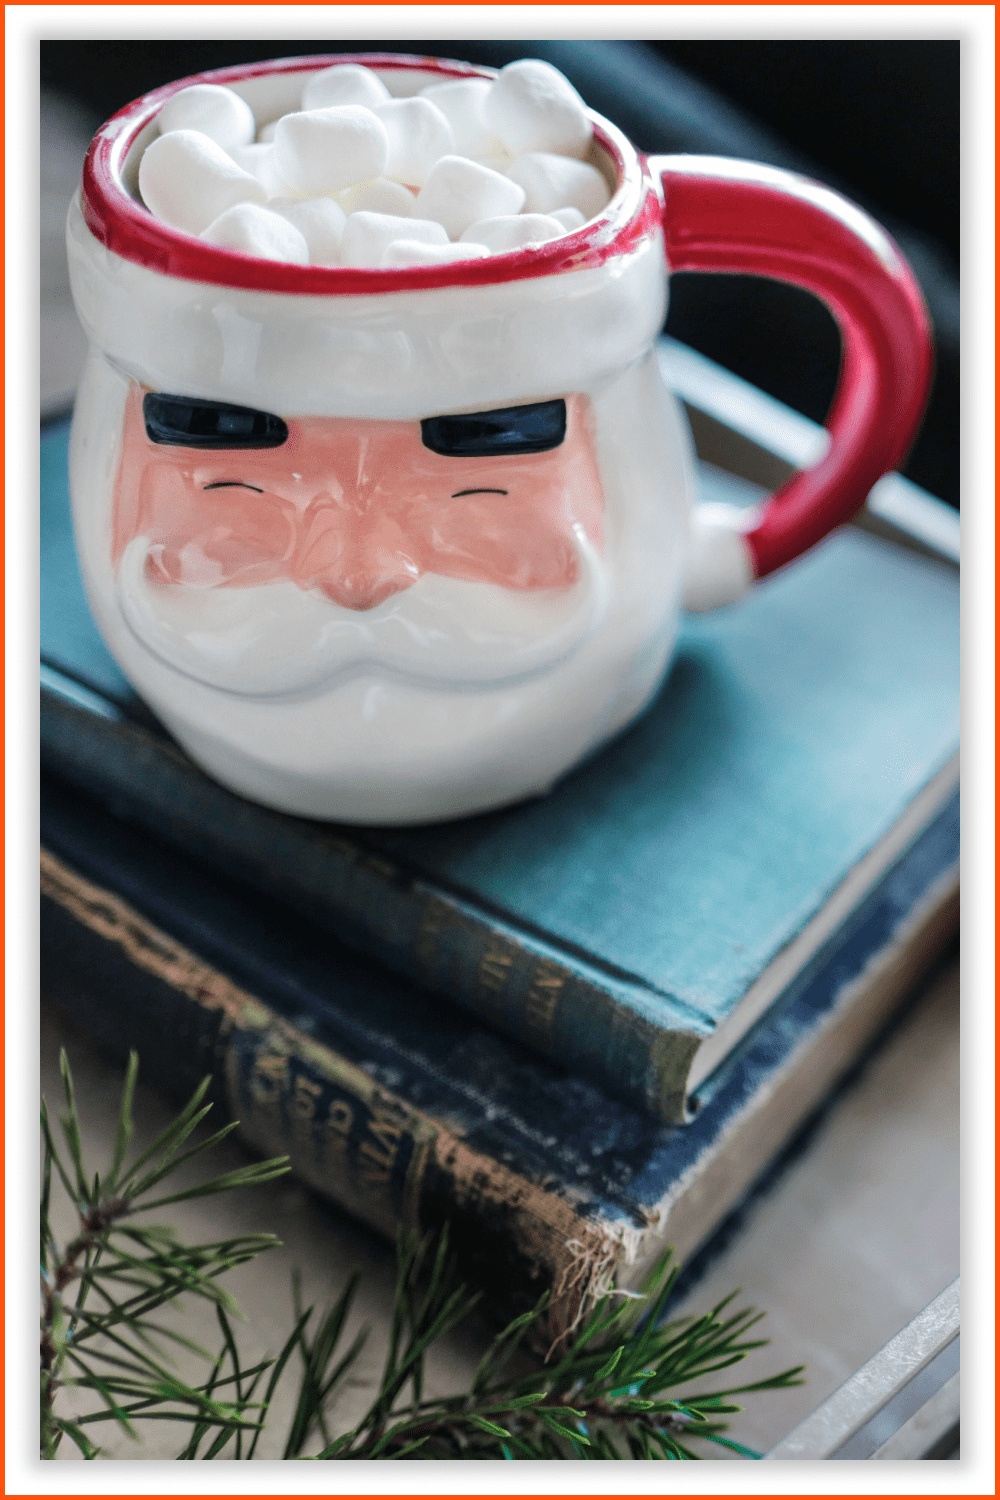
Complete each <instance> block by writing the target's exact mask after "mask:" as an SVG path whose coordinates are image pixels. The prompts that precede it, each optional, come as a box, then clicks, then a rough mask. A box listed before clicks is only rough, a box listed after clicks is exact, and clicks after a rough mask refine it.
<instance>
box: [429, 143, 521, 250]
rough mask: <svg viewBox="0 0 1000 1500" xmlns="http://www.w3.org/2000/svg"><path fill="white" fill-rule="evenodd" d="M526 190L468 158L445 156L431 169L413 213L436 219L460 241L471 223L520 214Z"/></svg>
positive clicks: (451, 236) (450, 236)
mask: <svg viewBox="0 0 1000 1500" xmlns="http://www.w3.org/2000/svg"><path fill="white" fill-rule="evenodd" d="M523 203H524V189H523V188H522V187H519V186H518V184H517V183H516V182H512V181H511V179H510V178H509V177H504V176H503V175H502V174H501V173H500V172H494V171H492V170H491V169H490V168H489V167H483V166H480V164H479V163H478V162H474V161H468V160H466V158H465V157H464V156H442V157H441V158H440V159H439V160H438V161H436V162H435V163H434V165H433V167H431V170H430V172H429V173H428V176H427V181H426V182H425V183H424V185H423V187H422V188H421V189H420V192H419V193H418V194H417V201H416V204H415V206H414V210H413V212H414V213H415V214H416V215H417V216H418V217H423V218H425V219H436V220H437V221H438V223H439V224H443V225H444V227H445V229H446V230H447V231H448V235H449V238H450V239H453V240H457V239H458V238H459V237H460V236H461V235H462V234H463V233H464V231H465V230H466V229H468V227H469V225H470V224H475V223H476V222H477V221H478V220H480V219H495V218H499V216H500V215H501V214H516V213H520V211H521V207H522V205H523Z"/></svg>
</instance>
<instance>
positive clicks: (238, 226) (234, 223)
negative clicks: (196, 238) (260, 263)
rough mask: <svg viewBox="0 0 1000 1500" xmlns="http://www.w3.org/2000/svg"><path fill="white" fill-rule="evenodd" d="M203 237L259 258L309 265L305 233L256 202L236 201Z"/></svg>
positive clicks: (210, 225)
mask: <svg viewBox="0 0 1000 1500" xmlns="http://www.w3.org/2000/svg"><path fill="white" fill-rule="evenodd" d="M201 237H202V239H203V240H208V241H209V243H210V244H212V245H225V246H227V247H228V249H230V250H241V251H242V252H243V254H244V255H257V256H259V257H260V259H261V260H283V261H291V262H292V263H293V264H294V265H297V266H307V265H308V264H309V246H308V244H307V243H306V240H305V236H304V235H302V234H300V233H299V231H298V230H297V229H296V228H295V225H294V224H290V223H289V222H288V220H287V219H285V218H283V217H282V215H281V214H276V213H272V212H271V210H270V209H267V208H261V207H260V205H259V204H257V203H237V204H235V205H234V206H233V207H232V208H227V209H226V211H225V213H222V214H220V215H219V217H218V218H217V219H215V220H214V221H213V222H212V223H211V224H209V226H208V228H207V229H203V230H202V232H201Z"/></svg>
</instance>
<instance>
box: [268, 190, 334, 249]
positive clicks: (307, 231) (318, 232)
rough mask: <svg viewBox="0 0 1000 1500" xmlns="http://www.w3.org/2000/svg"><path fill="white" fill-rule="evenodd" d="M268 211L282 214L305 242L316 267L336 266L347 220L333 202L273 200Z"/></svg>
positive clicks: (314, 199) (331, 200)
mask: <svg viewBox="0 0 1000 1500" xmlns="http://www.w3.org/2000/svg"><path fill="white" fill-rule="evenodd" d="M268 208H270V209H272V210H273V211H274V212H275V213H279V214H281V216H282V218H283V219H287V220H288V222H289V224H294V226H295V228H296V229H297V230H298V231H299V233H300V234H301V235H302V236H303V238H304V239H305V242H306V245H307V246H308V249H309V259H310V260H311V261H312V263H313V265H316V266H325V265H331V266H332V265H335V264H336V262H337V260H338V258H339V256H340V245H341V241H342V240H343V238H344V226H345V225H346V223H347V216H346V214H345V213H344V210H343V209H342V208H341V206H340V204H339V203H335V202H334V201H333V199H332V198H304V199H303V200H302V201H301V202H299V203H296V202H293V201H292V200H290V199H288V198H274V199H272V200H271V202H270V203H269V204H268Z"/></svg>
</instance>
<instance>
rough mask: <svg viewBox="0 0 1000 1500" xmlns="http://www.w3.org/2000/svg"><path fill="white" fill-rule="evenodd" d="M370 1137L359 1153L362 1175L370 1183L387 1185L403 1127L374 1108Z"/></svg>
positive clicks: (369, 1122) (362, 1144)
mask: <svg viewBox="0 0 1000 1500" xmlns="http://www.w3.org/2000/svg"><path fill="white" fill-rule="evenodd" d="M368 1136H369V1137H370V1139H368V1140H365V1141H362V1143H361V1147H360V1149H359V1151H358V1165H359V1166H360V1168H361V1175H362V1176H363V1177H364V1179H365V1181H366V1182H369V1183H372V1184H374V1183H385V1182H388V1181H389V1179H390V1177H391V1176H392V1171H393V1168H394V1167H395V1165H396V1156H397V1154H398V1152H399V1143H400V1141H401V1139H402V1136H403V1131H402V1127H401V1126H400V1125H399V1123H398V1122H397V1121H396V1120H394V1119H393V1118H392V1116H391V1115H388V1114H386V1112H385V1111H384V1110H382V1109H379V1108H378V1107H377V1106H375V1107H373V1109H372V1113H371V1119H370V1120H369V1121H368Z"/></svg>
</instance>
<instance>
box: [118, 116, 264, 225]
mask: <svg viewBox="0 0 1000 1500" xmlns="http://www.w3.org/2000/svg"><path fill="white" fill-rule="evenodd" d="M139 191H140V192H141V194H142V197H143V201H144V202H145V204H146V207H147V208H148V209H149V211H150V213H153V214H155V215H156V217H157V218H158V219H162V220H163V221H164V223H166V224H170V225H172V226H173V228H175V229H183V230H186V231H187V233H188V234H200V233H201V231H202V230H203V229H207V228H208V226H209V224H211V222H212V220H213V219H217V218H218V216H219V214H221V213H222V212H223V211H224V210H225V209H227V208H232V206H233V204H234V203H263V202H264V199H265V196H266V195H265V192H264V189H263V188H262V187H261V185H260V183H259V182H258V181H257V178H256V177H254V176H253V174H252V173H251V172H245V171H244V170H243V168H242V167H239V166H237V165H236V163H235V162H234V161H233V159H232V157H231V156H229V155H227V153H226V152H225V151H223V149H222V147H221V146H217V145H216V144H215V142H214V141H213V140H210V139H209V137H208V136H207V135H202V134H201V132H200V131H198V130H172V131H171V132H170V134H169V135H161V136H159V137H158V138H157V139H156V140H155V141H153V143H152V145H150V146H148V147H147V149H146V150H145V151H144V152H143V156H142V161H141V162H140V163H139Z"/></svg>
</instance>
